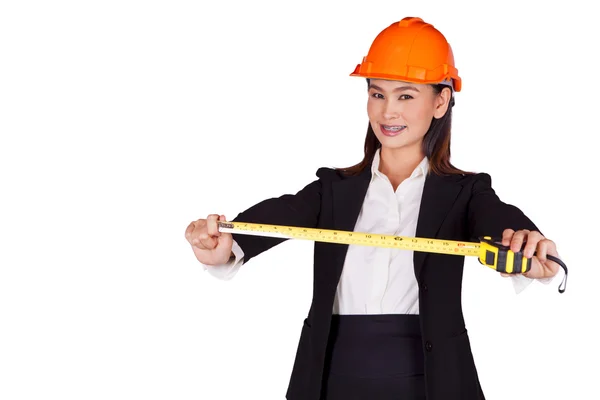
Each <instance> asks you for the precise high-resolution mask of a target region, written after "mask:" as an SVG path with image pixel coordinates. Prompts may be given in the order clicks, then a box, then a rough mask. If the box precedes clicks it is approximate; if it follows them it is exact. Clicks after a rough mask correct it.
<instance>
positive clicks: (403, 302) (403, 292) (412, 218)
mask: <svg viewBox="0 0 600 400" xmlns="http://www.w3.org/2000/svg"><path fill="white" fill-rule="evenodd" d="M379 163H380V152H379V150H377V152H376V153H375V157H374V159H373V163H372V165H371V181H370V184H369V187H368V189H367V193H366V196H365V199H364V202H363V205H362V208H361V211H360V214H359V215H358V219H357V221H356V225H355V227H354V231H355V232H374V233H382V234H387V235H397V236H408V237H414V236H415V232H416V229H417V218H418V215H419V209H420V204H421V196H422V194H423V187H424V185H425V177H426V175H427V171H428V169H429V160H428V159H427V157H425V158H423V160H422V161H421V162H420V163H419V165H417V167H416V168H415V169H414V171H413V172H412V174H411V175H410V177H408V178H407V179H405V180H404V181H403V182H402V183H400V185H399V186H398V188H397V189H396V191H394V189H393V187H392V184H391V182H390V181H389V179H388V177H387V176H386V175H384V174H383V173H381V171H379ZM232 251H233V254H234V255H235V259H234V260H232V261H231V262H229V263H226V264H223V265H213V266H207V265H204V269H206V270H207V271H209V272H210V273H211V275H213V276H215V277H217V278H219V279H225V280H228V279H231V278H233V276H234V275H235V274H236V273H237V271H238V270H239V268H240V267H241V266H242V265H243V263H244V253H243V251H242V249H241V248H240V246H239V245H238V244H237V243H236V242H235V241H234V242H233V248H232ZM413 253H414V252H413V251H409V250H400V249H388V248H379V247H373V246H357V245H348V253H347V255H346V258H345V261H344V267H343V269H342V275H341V278H340V281H339V283H338V286H337V291H336V295H335V300H334V306H333V311H332V312H333V314H418V313H419V287H418V284H417V280H416V278H415V274H414V264H413ZM511 279H512V281H513V284H514V288H515V291H516V292H517V293H520V292H521V291H522V290H523V289H525V287H527V285H529V283H531V281H533V279H530V278H527V277H525V276H523V275H513V276H511ZM551 280H552V278H550V279H547V280H544V283H549V282H550V281H551Z"/></svg>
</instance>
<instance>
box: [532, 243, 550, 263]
mask: <svg viewBox="0 0 600 400" xmlns="http://www.w3.org/2000/svg"><path fill="white" fill-rule="evenodd" d="M551 244H552V241H551V240H548V239H545V238H544V239H542V240H540V241H539V243H538V245H537V248H536V254H535V256H536V257H537V259H538V260H539V261H540V262H541V263H545V262H546V261H547V260H548V257H547V255H548V251H549V249H550V246H551Z"/></svg>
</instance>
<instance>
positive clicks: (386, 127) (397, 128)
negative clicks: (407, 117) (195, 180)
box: [383, 125, 406, 131]
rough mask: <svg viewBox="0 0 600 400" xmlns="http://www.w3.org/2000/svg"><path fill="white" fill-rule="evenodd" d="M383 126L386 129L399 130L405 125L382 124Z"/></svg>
mask: <svg viewBox="0 0 600 400" xmlns="http://www.w3.org/2000/svg"><path fill="white" fill-rule="evenodd" d="M383 128H384V129H386V130H388V131H399V130H401V129H403V128H406V126H405V125H400V126H397V125H396V126H389V125H383Z"/></svg>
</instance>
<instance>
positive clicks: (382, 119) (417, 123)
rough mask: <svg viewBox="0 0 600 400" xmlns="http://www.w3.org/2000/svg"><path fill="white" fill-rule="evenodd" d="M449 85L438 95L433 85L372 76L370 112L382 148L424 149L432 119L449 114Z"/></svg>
mask: <svg viewBox="0 0 600 400" xmlns="http://www.w3.org/2000/svg"><path fill="white" fill-rule="evenodd" d="M450 97H451V91H450V88H448V89H444V90H443V91H442V92H441V93H440V94H436V93H435V92H434V89H433V87H432V86H431V85H427V84H417V83H408V82H401V81H388V80H383V79H371V80H370V83H369V100H368V103H367V113H368V115H369V121H370V123H371V127H372V128H373V132H375V135H376V136H377V138H378V139H379V141H380V142H381V145H382V147H388V148H390V149H400V148H405V149H411V148H414V149H415V151H421V141H422V140H423V136H425V134H426V133H427V130H428V129H429V126H430V125H431V120H432V118H434V117H435V118H441V117H442V116H444V114H445V113H446V110H447V108H448V103H449V100H450Z"/></svg>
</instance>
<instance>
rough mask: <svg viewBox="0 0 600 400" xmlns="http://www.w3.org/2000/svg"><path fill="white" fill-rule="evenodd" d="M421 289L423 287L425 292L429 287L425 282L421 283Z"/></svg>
mask: <svg viewBox="0 0 600 400" xmlns="http://www.w3.org/2000/svg"><path fill="white" fill-rule="evenodd" d="M421 289H423V291H424V292H426V291H427V290H429V288H428V287H427V284H426V283H424V284H423V285H421Z"/></svg>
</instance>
